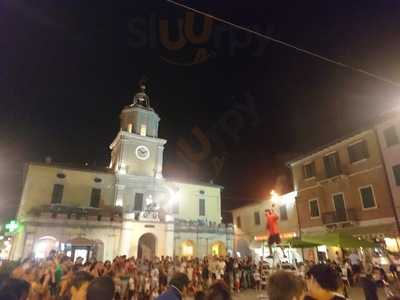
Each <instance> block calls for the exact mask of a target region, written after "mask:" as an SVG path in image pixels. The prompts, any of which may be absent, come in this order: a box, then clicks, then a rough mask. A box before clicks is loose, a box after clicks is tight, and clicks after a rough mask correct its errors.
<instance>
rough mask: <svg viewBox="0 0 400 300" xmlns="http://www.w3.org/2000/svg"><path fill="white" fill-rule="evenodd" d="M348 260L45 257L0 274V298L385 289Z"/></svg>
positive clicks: (294, 294) (118, 299)
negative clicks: (293, 262) (357, 287)
mask: <svg viewBox="0 0 400 300" xmlns="http://www.w3.org/2000/svg"><path fill="white" fill-rule="evenodd" d="M354 262H355V261H353V263H352V261H351V260H349V261H345V262H344V264H338V263H336V262H335V261H332V262H325V263H323V264H322V263H321V264H313V263H305V264H303V263H300V264H298V265H296V266H293V267H290V268H288V267H285V266H284V265H280V266H279V265H278V266H275V267H274V268H271V266H270V265H269V264H268V263H267V262H266V261H262V260H261V261H259V262H257V263H255V262H254V261H253V260H252V259H251V258H250V257H245V258H233V257H216V256H214V257H211V258H208V257H204V258H202V259H199V258H191V259H189V258H185V257H181V258H178V257H175V258H171V257H160V258H157V257H155V258H154V259H151V260H148V259H135V258H134V257H130V258H129V257H126V256H119V257H116V258H115V259H114V260H113V261H105V262H101V261H96V260H90V261H87V262H84V260H83V258H80V257H78V258H77V259H76V260H75V261H74V262H73V261H72V260H71V258H70V257H68V256H65V255H63V254H57V253H55V252H52V253H50V255H49V256H48V257H47V259H44V260H34V259H26V260H24V261H22V262H21V263H20V264H18V265H17V266H16V267H15V268H14V269H13V270H12V271H11V272H9V274H6V273H4V272H3V273H1V277H0V300H3V299H8V300H14V299H18V300H25V299H27V300H58V299H64V300H70V299H71V300H86V299H87V300H92V299H96V300H103V299H104V300H111V299H114V300H154V299H160V300H170V299H171V300H180V299H182V296H183V295H185V296H189V297H194V299H195V300H211V299H215V300H229V299H231V298H232V295H234V294H235V293H240V292H242V291H243V290H245V289H256V290H258V291H259V292H260V293H262V294H264V295H265V296H267V295H268V297H269V299H270V300H275V299H276V300H278V299H279V300H286V299H287V300H295V299H296V300H297V299H299V300H300V299H316V300H325V299H326V300H331V299H332V300H340V299H345V298H346V296H347V289H346V286H347V285H351V284H359V283H358V282H360V284H361V285H362V286H363V287H364V290H365V291H369V294H368V293H366V294H365V295H366V299H368V300H375V299H378V298H377V295H376V289H377V287H378V283H379V282H380V281H381V282H382V284H383V285H384V284H385V279H386V278H385V277H384V276H386V274H385V275H383V274H382V270H379V269H376V270H374V272H375V273H373V274H374V276H362V274H359V272H358V269H357V267H356V264H355V263H354ZM383 273H384V272H383ZM375 274H379V275H380V277H379V278H378V277H375ZM393 276H398V274H397V271H396V272H394V274H393ZM375 296H376V298H375ZM393 299H396V298H393Z"/></svg>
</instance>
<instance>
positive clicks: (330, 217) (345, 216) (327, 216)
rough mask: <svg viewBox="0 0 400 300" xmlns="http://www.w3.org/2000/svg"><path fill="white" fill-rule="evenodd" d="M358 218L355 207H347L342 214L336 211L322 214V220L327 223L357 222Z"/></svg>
mask: <svg viewBox="0 0 400 300" xmlns="http://www.w3.org/2000/svg"><path fill="white" fill-rule="evenodd" d="M357 220H358V218H357V212H356V210H355V209H347V210H346V211H345V212H343V213H341V214H338V213H337V212H336V211H329V212H325V213H323V214H322V222H323V223H324V224H325V225H332V224H340V223H348V222H355V221H357Z"/></svg>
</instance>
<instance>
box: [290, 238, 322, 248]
mask: <svg viewBox="0 0 400 300" xmlns="http://www.w3.org/2000/svg"><path fill="white" fill-rule="evenodd" d="M285 243H287V244H288V245H289V246H290V247H292V248H314V247H317V246H319V245H321V244H317V243H312V242H306V241H303V240H301V239H300V238H291V239H288V240H286V241H285Z"/></svg>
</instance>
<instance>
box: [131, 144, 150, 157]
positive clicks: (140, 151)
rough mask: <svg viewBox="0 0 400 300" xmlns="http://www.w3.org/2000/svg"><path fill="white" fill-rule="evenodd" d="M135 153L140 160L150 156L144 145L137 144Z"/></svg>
mask: <svg viewBox="0 0 400 300" xmlns="http://www.w3.org/2000/svg"><path fill="white" fill-rule="evenodd" d="M135 153H136V157H137V158H138V159H140V160H146V159H148V158H149V157H150V150H149V148H147V147H146V146H144V145H140V146H137V147H136V151H135Z"/></svg>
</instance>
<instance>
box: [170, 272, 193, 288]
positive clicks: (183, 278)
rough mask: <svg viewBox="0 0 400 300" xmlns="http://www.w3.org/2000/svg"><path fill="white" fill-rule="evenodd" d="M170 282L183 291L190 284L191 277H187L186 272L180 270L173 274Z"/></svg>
mask: <svg viewBox="0 0 400 300" xmlns="http://www.w3.org/2000/svg"><path fill="white" fill-rule="evenodd" d="M169 284H170V285H173V286H174V287H176V288H177V289H178V290H180V291H182V290H183V288H184V287H186V286H187V285H188V284H189V278H188V277H187V275H186V274H184V273H181V272H178V273H175V274H174V276H172V278H171V280H170V282H169Z"/></svg>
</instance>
